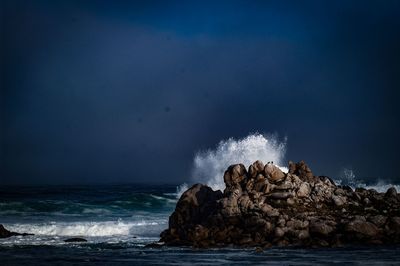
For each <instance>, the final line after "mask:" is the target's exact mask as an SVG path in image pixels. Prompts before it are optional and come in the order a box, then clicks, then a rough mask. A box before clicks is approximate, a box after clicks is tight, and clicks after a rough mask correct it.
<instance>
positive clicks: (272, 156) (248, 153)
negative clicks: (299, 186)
mask: <svg viewBox="0 0 400 266" xmlns="http://www.w3.org/2000/svg"><path fill="white" fill-rule="evenodd" d="M285 152H286V139H285V140H284V141H282V142H281V141H279V140H278V138H277V137H276V136H272V135H271V136H265V135H262V134H259V133H255V134H250V135H248V136H247V137H245V138H243V139H238V140H235V139H233V138H229V139H227V140H222V141H221V142H220V143H219V144H218V145H217V147H216V148H215V149H213V150H206V151H200V152H198V153H197V154H196V155H195V158H194V162H193V171H192V178H191V179H192V181H193V182H196V183H203V184H207V185H208V186H210V187H212V188H213V189H214V190H216V189H220V190H223V189H224V188H225V184H224V181H223V175H224V172H225V170H226V169H227V168H228V166H230V165H232V164H237V163H242V164H244V165H245V166H246V167H248V166H249V165H250V164H252V163H253V162H255V161H256V160H261V161H262V162H264V163H267V162H269V161H273V162H274V164H276V165H278V166H280V165H282V163H283V162H282V160H283V159H284V156H285ZM280 168H281V169H282V170H283V171H286V172H287V168H285V167H280ZM180 192H183V191H182V189H181V191H180Z"/></svg>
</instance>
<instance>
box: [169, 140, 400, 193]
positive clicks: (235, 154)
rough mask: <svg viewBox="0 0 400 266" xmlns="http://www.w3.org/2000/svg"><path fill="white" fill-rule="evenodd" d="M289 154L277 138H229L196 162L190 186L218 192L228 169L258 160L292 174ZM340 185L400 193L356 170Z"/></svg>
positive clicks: (181, 188)
mask: <svg viewBox="0 0 400 266" xmlns="http://www.w3.org/2000/svg"><path fill="white" fill-rule="evenodd" d="M285 153H286V138H285V139H284V140H283V141H279V139H278V137H277V136H276V135H262V134H259V133H255V134H250V135H248V136H247V137H245V138H243V139H238V140H235V139H233V138H229V139H227V140H222V141H220V142H219V144H218V145H217V146H216V148H215V149H209V150H206V151H200V152H198V153H197V154H196V155H195V157H194V161H193V170H192V176H191V182H190V183H202V184H207V185H208V186H210V187H211V188H213V189H214V190H218V189H219V190H223V189H224V188H225V184H224V180H223V175H224V172H225V170H226V169H227V168H228V166H230V165H232V164H237V163H242V164H244V165H245V167H248V166H249V165H250V164H252V163H253V162H255V161H256V160H261V161H262V162H263V163H267V162H269V161H273V162H274V164H275V165H277V166H278V167H279V168H280V169H281V170H282V171H284V172H288V169H287V168H286V167H282V165H285V164H286V163H285V162H284V161H283V160H284V157H285ZM335 183H336V184H338V185H348V186H350V187H352V188H356V187H365V188H367V189H369V188H373V189H375V190H377V191H379V192H384V191H386V190H387V189H388V188H390V187H392V186H394V187H395V188H396V189H397V190H398V191H400V186H399V185H392V184H389V183H387V182H385V181H383V180H378V182H377V183H375V184H368V185H367V184H366V183H365V182H363V181H362V180H358V179H357V178H356V175H355V173H354V172H353V170H352V169H347V168H344V169H343V170H342V174H341V175H340V176H339V178H338V179H335ZM188 188H189V187H188V185H187V184H186V183H184V184H182V185H180V186H179V187H177V190H176V195H177V197H180V196H181V195H182V193H183V192H185V191H186V190H187V189H188Z"/></svg>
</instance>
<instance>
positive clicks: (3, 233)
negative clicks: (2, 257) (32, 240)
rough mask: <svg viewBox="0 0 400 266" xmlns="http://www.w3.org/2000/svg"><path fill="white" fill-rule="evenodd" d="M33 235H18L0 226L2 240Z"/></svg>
mask: <svg viewBox="0 0 400 266" xmlns="http://www.w3.org/2000/svg"><path fill="white" fill-rule="evenodd" d="M31 235H33V234H27V233H22V234H21V233H17V232H11V231H8V230H7V229H5V228H4V226H3V225H2V224H0V238H8V237H12V236H31Z"/></svg>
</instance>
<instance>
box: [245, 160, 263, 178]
mask: <svg viewBox="0 0 400 266" xmlns="http://www.w3.org/2000/svg"><path fill="white" fill-rule="evenodd" d="M264 167H265V166H264V164H263V163H262V162H261V161H259V160H257V161H255V162H254V163H253V164H252V165H250V166H249V171H248V173H249V177H250V178H256V176H257V175H258V174H261V173H262V172H263V171H264Z"/></svg>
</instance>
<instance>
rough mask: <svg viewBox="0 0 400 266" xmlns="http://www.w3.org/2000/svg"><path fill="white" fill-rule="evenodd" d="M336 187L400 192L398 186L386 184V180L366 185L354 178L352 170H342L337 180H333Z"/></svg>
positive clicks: (399, 186)
mask: <svg viewBox="0 0 400 266" xmlns="http://www.w3.org/2000/svg"><path fill="white" fill-rule="evenodd" d="M334 181H335V183H336V184H338V185H347V186H350V187H351V188H353V189H355V188H357V187H363V188H366V189H375V190H376V191H378V192H386V191H387V190H388V189H389V188H391V187H395V188H396V190H397V191H400V185H396V184H392V183H388V182H387V181H386V180H382V179H377V181H376V182H375V183H367V182H365V181H363V180H362V179H359V178H357V177H356V175H355V173H354V171H353V170H352V169H348V168H343V170H342V173H341V174H340V177H339V178H338V179H334Z"/></svg>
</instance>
